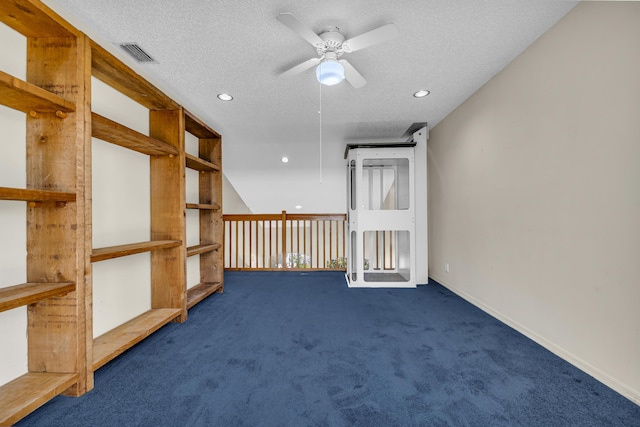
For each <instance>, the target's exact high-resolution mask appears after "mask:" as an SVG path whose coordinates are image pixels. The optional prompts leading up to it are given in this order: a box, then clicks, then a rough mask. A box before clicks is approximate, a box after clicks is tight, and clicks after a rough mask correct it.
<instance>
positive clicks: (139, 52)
mask: <svg viewBox="0 0 640 427" xmlns="http://www.w3.org/2000/svg"><path fill="white" fill-rule="evenodd" d="M120 47H121V48H122V49H124V50H125V51H126V52H127V53H128V54H129V55H131V56H132V57H133V59H135V60H136V61H138V62H156V60H155V59H153V58H152V57H151V56H150V55H149V54H148V53H147V52H145V51H144V50H143V49H142V48H141V47H140V46H139V45H138V44H137V43H120Z"/></svg>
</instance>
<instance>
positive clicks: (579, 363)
mask: <svg viewBox="0 0 640 427" xmlns="http://www.w3.org/2000/svg"><path fill="white" fill-rule="evenodd" d="M429 277H430V278H432V279H433V280H435V281H436V282H438V283H440V284H441V285H442V286H444V287H445V288H447V289H449V290H450V291H451V292H453V293H454V294H456V295H458V296H460V297H461V298H463V299H465V300H466V301H468V302H470V303H471V304H473V305H475V306H476V307H478V308H480V309H481V310H483V311H484V312H486V313H488V314H490V315H491V316H493V317H495V318H496V319H498V320H500V321H501V322H503V323H504V324H506V325H508V326H510V327H512V328H513V329H515V330H516V331H518V332H520V333H521V334H523V335H525V336H526V337H528V338H530V339H532V340H533V341H535V342H536V343H538V344H540V345H541V346H543V347H544V348H546V349H547V350H549V351H550V352H552V353H553V354H555V355H556V356H558V357H560V358H562V359H564V360H566V361H567V362H569V363H571V364H572V365H573V366H575V367H576V368H578V369H580V370H582V371H584V372H586V373H587V374H589V375H591V376H592V377H594V378H595V379H596V380H598V381H600V382H601V383H603V384H604V385H606V386H608V387H610V388H612V389H613V390H615V391H616V392H618V393H620V394H621V395H623V396H624V397H626V398H627V399H629V400H631V401H632V402H633V403H635V404H636V405H640V391H638V390H634V389H633V388H631V387H629V386H628V385H626V384H624V383H622V382H620V381H619V380H617V379H616V378H613V377H611V376H610V375H608V374H607V373H605V372H603V371H602V370H600V369H598V368H596V367H595V366H593V365H591V364H590V363H588V362H585V361H584V360H582V359H581V358H579V357H577V356H576V355H574V354H572V353H570V352H568V351H566V350H565V349H564V348H562V347H560V346H559V345H557V344H555V343H553V342H551V341H549V340H547V339H546V338H544V337H543V336H541V335H539V334H537V333H536V332H534V331H532V330H530V329H529V328H527V327H526V326H524V325H522V324H520V323H518V322H517V321H515V320H513V319H511V318H509V317H507V316H505V315H503V314H502V313H500V312H499V311H498V310H495V309H494V308H493V307H491V306H489V305H487V304H485V303H483V302H482V301H480V300H478V299H476V298H475V297H473V296H471V295H469V294H467V293H466V292H464V291H462V290H460V289H458V288H457V287H455V286H454V285H452V284H451V283H448V282H447V281H446V280H445V279H443V278H439V277H437V276H436V275H434V274H430V275H429Z"/></svg>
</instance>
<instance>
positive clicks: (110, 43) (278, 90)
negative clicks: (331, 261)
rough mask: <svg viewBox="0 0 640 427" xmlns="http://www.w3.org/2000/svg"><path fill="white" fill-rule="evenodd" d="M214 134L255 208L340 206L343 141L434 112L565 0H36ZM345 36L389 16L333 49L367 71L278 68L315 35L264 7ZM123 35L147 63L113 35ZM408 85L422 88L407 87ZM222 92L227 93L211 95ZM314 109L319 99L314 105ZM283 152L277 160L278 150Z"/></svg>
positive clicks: (449, 105)
mask: <svg viewBox="0 0 640 427" xmlns="http://www.w3.org/2000/svg"><path fill="white" fill-rule="evenodd" d="M45 3H47V4H48V5H49V6H50V7H52V8H53V9H54V10H56V11H57V12H58V13H60V14H61V15H62V16H64V17H65V18H67V19H68V20H70V21H71V22H72V23H74V24H75V25H76V26H78V27H79V28H80V29H82V30H83V31H85V32H86V33H87V34H88V35H89V36H91V37H92V38H93V39H94V40H96V41H97V42H99V43H101V44H103V45H104V46H105V48H107V49H108V50H110V51H111V52H112V53H114V54H115V55H116V56H118V57H119V58H121V59H122V60H124V61H125V62H127V63H128V64H130V65H131V66H132V67H133V68H134V69H135V70H136V71H138V72H139V73H140V74H142V75H143V76H145V77H146V78H148V79H149V80H150V81H151V82H153V83H154V84H156V85H157V86H158V87H160V88H161V89H163V90H164V91H165V92H167V93H168V94H169V95H171V96H172V97H173V98H175V99H176V100H177V101H178V102H179V103H180V104H182V105H184V106H185V107H186V108H188V109H189V110H190V111H192V112H194V113H195V114H197V115H198V116H200V117H201V118H202V119H203V120H205V121H206V122H208V123H209V124H211V125H212V127H214V128H215V129H216V130H217V131H218V132H220V133H221V134H222V136H223V150H224V152H223V153H224V166H223V168H224V172H225V174H226V175H227V177H228V178H229V180H230V181H231V183H232V184H233V186H234V187H235V188H236V189H237V191H238V192H239V193H240V195H241V197H242V198H243V199H244V200H245V202H246V203H247V205H248V206H249V208H250V209H251V210H252V211H253V212H255V213H277V212H279V211H281V210H283V209H285V210H287V211H294V210H295V208H294V207H295V205H302V206H303V209H302V212H344V211H345V199H346V196H345V175H344V171H345V166H344V162H345V161H344V159H343V153H344V148H345V144H346V143H348V142H354V141H372V140H396V141H397V140H400V139H401V137H402V135H403V134H404V132H405V131H406V130H407V129H408V128H409V127H410V126H411V125H412V124H413V123H416V122H428V123H429V126H430V127H433V126H435V125H436V124H437V123H438V122H439V121H440V120H442V119H443V118H444V117H445V116H446V115H447V114H449V113H450V112H451V111H452V110H453V109H455V108H456V107H457V106H458V105H459V104H460V103H461V102H463V101H464V100H465V99H466V98H467V97H469V96H470V95H471V94H472V93H474V92H475V91H476V90H477V89H479V88H480V87H481V86H482V85H483V84H484V83H485V82H486V81H487V80H489V79H490V78H491V77H493V76H494V75H495V74H496V73H497V72H498V71H500V70H501V69H502V68H503V67H504V66H506V65H507V64H508V63H509V62H510V61H511V60H513V59H514V58H515V57H516V56H517V55H518V54H519V53H520V52H522V51H523V50H524V49H525V48H526V47H527V46H528V45H530V44H531V43H532V42H533V41H535V40H536V39H537V38H538V37H539V36H540V35H541V34H542V33H544V32H545V31H546V30H547V29H549V28H550V27H551V26H552V25H553V24H554V23H555V22H557V21H558V20H559V19H560V18H561V17H562V16H563V15H564V14H565V13H567V12H568V11H569V10H570V9H571V8H572V7H573V6H574V5H575V4H576V2H570V1H557V0H556V1H541V0H536V1H525V0H482V1H476V0H438V1H427V0H402V1H395V2H394V1H389V0H385V1H381V0H373V1H371V0H349V1H345V0H342V1H335V0H328V1H292V0H236V1H228V0H226V1H225V0H190V1H168V0H163V1H157V0H135V1H134V0H110V1H108V2H107V1H100V0H45ZM282 12H291V13H293V14H294V15H295V16H296V17H297V18H298V19H299V20H300V21H302V22H303V23H305V24H307V25H308V26H309V27H311V28H312V29H313V30H314V31H315V32H316V33H320V32H322V31H323V30H325V29H327V28H330V27H338V28H339V30H340V32H342V33H343V34H344V35H345V36H346V38H347V39H348V38H350V37H353V36H356V35H359V34H361V33H364V32H366V31H369V30H372V29H375V28H377V27H379V26H381V25H384V24H388V23H394V24H395V25H396V26H397V27H398V29H399V32H400V35H399V36H398V37H397V38H396V39H394V40H391V41H387V42H385V43H383V44H380V45H377V46H373V47H370V48H366V49H363V50H360V51H357V52H353V53H350V54H346V56H345V57H346V58H347V59H348V60H349V61H350V62H351V63H352V65H353V66H354V67H356V68H357V69H358V71H360V73H361V74H362V75H363V76H364V77H365V79H366V80H367V81H368V83H367V85H366V86H364V87H363V88H361V89H354V88H353V87H351V86H350V85H349V84H348V83H347V82H343V83H341V84H339V85H337V86H333V87H322V89H321V88H320V85H319V84H318V83H317V82H316V80H315V75H314V70H313V69H311V70H307V71H305V72H303V73H302V74H299V75H296V76H293V77H290V78H286V79H283V78H278V74H279V73H281V72H283V71H285V70H287V69H288V68H290V67H292V66H294V65H296V64H298V63H301V62H303V61H304V60H306V59H309V58H311V57H314V56H315V49H314V48H313V47H312V46H311V45H310V44H308V43H307V42H305V41H304V40H303V39H302V38H300V37H299V36H298V35H296V34H294V33H293V32H292V31H291V30H290V29H289V28H287V27H285V26H284V25H282V24H281V23H280V22H278V21H277V20H276V16H277V15H278V14H279V13H282ZM123 42H136V43H138V44H139V45H140V46H141V47H142V48H143V49H144V50H145V51H146V52H147V53H148V54H150V55H151V56H152V57H153V58H154V59H155V60H156V61H157V63H153V64H138V63H135V62H133V61H132V60H130V59H129V58H128V57H126V56H125V55H126V54H123V53H122V52H121V51H120V49H119V48H118V47H117V44H119V43H123ZM419 89H428V90H430V91H431V94H430V95H429V96H428V97H426V98H422V99H416V98H413V97H412V94H413V93H414V92H416V91H417V90H419ZM221 92H227V93H230V94H232V95H233V96H234V98H235V99H234V101H232V102H226V103H225V102H221V101H219V100H218V99H217V98H216V95H217V94H218V93H221ZM319 111H321V112H322V113H321V114H319ZM283 155H286V156H288V157H289V159H290V162H289V163H287V164H283V163H281V162H280V158H281V157H282V156H283Z"/></svg>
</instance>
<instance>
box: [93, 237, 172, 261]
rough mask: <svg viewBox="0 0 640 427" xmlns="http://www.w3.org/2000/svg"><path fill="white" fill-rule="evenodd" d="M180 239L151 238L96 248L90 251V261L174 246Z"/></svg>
mask: <svg viewBox="0 0 640 427" xmlns="http://www.w3.org/2000/svg"><path fill="white" fill-rule="evenodd" d="M181 244H182V242H181V241H180V240H152V241H149V242H140V243H129V244H126V245H118V246H109V247H106V248H97V249H94V250H93V251H92V252H91V262H99V261H106V260H108V259H113V258H118V257H123V256H128V255H134V254H140V253H143V252H151V251H154V250H157V249H167V248H175V247H176V246H180V245H181Z"/></svg>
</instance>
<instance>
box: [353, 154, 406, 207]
mask: <svg viewBox="0 0 640 427" xmlns="http://www.w3.org/2000/svg"><path fill="white" fill-rule="evenodd" d="M359 190H360V192H361V194H362V208H363V209H367V210H407V209H409V207H410V205H411V198H410V182H409V159H365V160H363V162H362V186H361V188H360V189H359Z"/></svg>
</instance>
